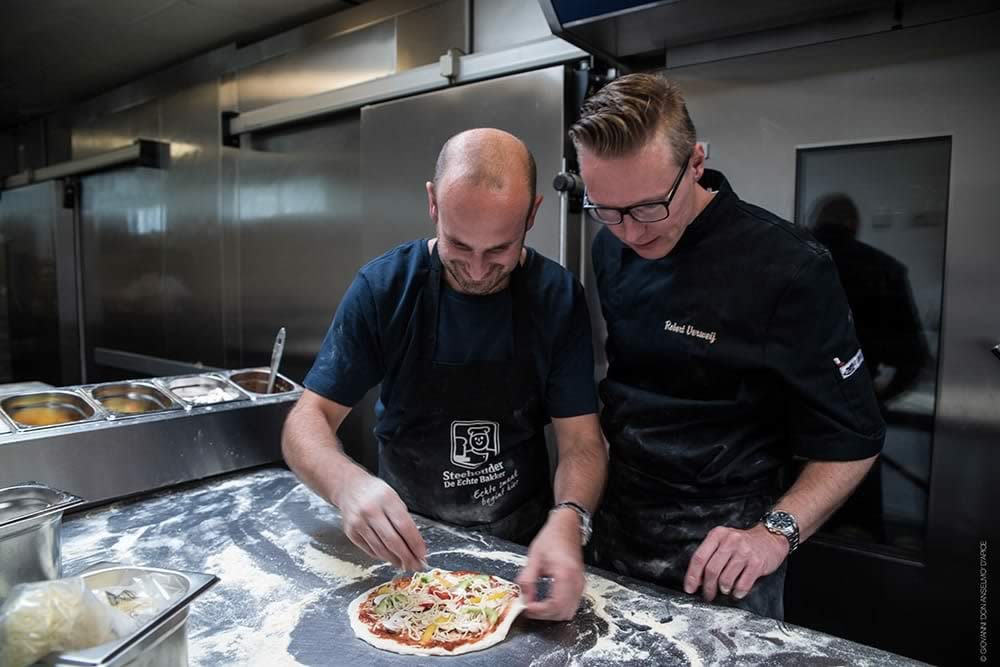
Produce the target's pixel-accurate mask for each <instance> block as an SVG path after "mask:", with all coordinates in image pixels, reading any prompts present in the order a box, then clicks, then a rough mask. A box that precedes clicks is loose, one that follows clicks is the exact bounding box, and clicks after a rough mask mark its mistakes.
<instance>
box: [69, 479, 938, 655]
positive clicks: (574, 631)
mask: <svg viewBox="0 0 1000 667" xmlns="http://www.w3.org/2000/svg"><path fill="white" fill-rule="evenodd" d="M418 524H419V525H420V527H421V530H422V532H423V535H424V537H425V539H426V541H427V544H428V549H429V561H430V564H431V565H432V566H436V567H442V568H447V569H458V568H463V569H473V570H481V571H484V572H490V573H493V574H497V575H499V576H502V577H506V578H508V579H513V578H514V577H515V576H516V574H517V572H518V570H519V569H520V566H521V564H522V563H523V562H524V553H525V549H524V548H523V547H521V546H518V545H514V544H511V543H509V542H505V541H503V540H498V539H494V538H491V537H486V536H482V535H479V534H477V533H471V532H468V531H462V530H456V529H453V528H450V527H447V526H442V525H440V524H436V523H433V522H428V521H424V520H419V519H418ZM340 526H341V524H340V515H339V513H338V512H337V510H336V508H334V507H331V506H330V505H328V504H327V503H325V502H324V501H323V500H322V499H320V498H319V497H317V496H316V495H314V494H313V493H311V492H310V491H309V490H308V489H306V488H305V487H304V486H302V485H301V484H299V482H298V480H297V479H296V478H295V476H294V475H292V474H291V473H290V472H288V471H287V470H284V469H280V468H267V469H261V470H256V471H250V472H242V473H236V474H233V475H229V476H226V477H221V478H215V479H212V480H207V481H205V482H201V483H197V484H193V485H189V486H186V487H182V488H179V489H175V490H171V491H168V492H165V493H160V494H157V495H152V496H148V497H144V498H140V499H138V500H134V501H130V502H123V503H117V504H114V505H110V506H107V507H103V508H99V509H96V510H92V511H90V512H87V513H84V514H81V515H76V516H70V517H68V518H67V520H66V522H65V524H64V527H63V559H64V571H65V572H66V573H68V574H73V573H76V572H78V571H80V570H82V569H84V568H85V567H86V566H87V565H88V564H91V563H95V562H98V561H109V560H110V561H117V562H121V563H126V564H135V565H144V566H156V567H166V568H175V569H183V570H192V571H198V572H207V573H210V574H215V575H218V576H219V577H220V579H221V582H220V583H219V584H218V585H217V586H215V588H213V589H212V590H210V591H209V592H208V593H206V594H205V595H204V596H203V597H201V598H199V599H198V600H197V601H195V603H194V605H193V606H192V609H191V616H190V619H189V625H188V634H189V638H190V639H189V641H190V661H191V664H192V665H204V666H205V667H208V666H212V667H216V666H219V665H261V666H265V665H266V666H267V667H280V666H283V665H397V664H407V665H415V664H426V663H427V662H437V661H443V662H448V663H458V662H460V663H461V664H470V665H489V666H490V667H495V666H496V665H497V664H502V665H504V666H505V667H507V666H510V667H513V666H514V665H537V666H539V667H541V666H555V665H625V664H630V665H718V664H739V665H765V664H766V665H797V666H798V665H851V666H856V665H879V666H883V665H912V664H919V663H915V662H913V661H910V660H907V659H904V658H900V657H898V656H895V655H892V654H889V653H885V652H883V651H878V650H876V649H872V648H869V647H866V646H862V645H860V644H855V643H853V642H848V641H846V640H843V639H838V638H835V637H831V636H829V635H825V634H822V633H818V632H814V631H811V630H807V629H805V628H801V627H797V626H793V625H789V624H786V623H780V622H777V621H774V620H772V619H767V618H762V617H758V616H754V615H751V614H749V613H746V612H742V611H738V610H733V609H727V608H721V607H716V606H711V605H707V604H703V603H701V602H700V601H698V600H697V599H696V598H692V597H689V596H686V595H683V594H678V593H673V592H670V591H666V590H663V589H659V588H655V587H650V586H645V585H643V584H640V583H638V582H636V581H634V580H629V579H626V578H622V577H617V576H614V575H610V574H608V573H606V572H603V571H601V570H597V569H589V570H588V576H587V589H586V592H585V597H584V601H583V604H582V606H581V609H580V611H579V613H578V614H577V616H576V618H575V619H574V620H573V621H571V622H567V623H545V622H540V621H531V620H528V619H526V618H520V619H518V620H517V622H516V623H515V624H514V627H513V628H512V630H511V633H510V635H509V636H508V639H507V640H506V641H505V642H503V643H502V644H499V645H498V646H496V647H493V648H491V649H489V650H486V651H482V652H479V653H471V654H468V655H465V656H461V657H456V658H440V659H433V660H432V659H426V658H413V657H408V656H398V655H395V654H391V653H386V652H383V651H379V650H377V649H375V648H373V647H371V646H369V645H368V644H365V643H364V642H362V641H360V640H358V639H356V638H355V637H354V635H353V632H352V631H351V629H350V625H349V624H348V621H347V616H346V609H347V605H348V603H349V602H350V601H351V600H352V599H353V598H354V597H355V596H357V595H358V594H359V593H361V592H362V591H364V590H366V589H368V588H369V587H371V586H373V585H375V584H376V583H379V582H381V581H384V580H387V579H389V578H391V577H392V576H393V575H394V574H395V573H394V572H393V570H392V568H391V567H390V566H387V565H384V564H380V563H377V562H374V561H372V560H371V559H369V558H368V557H367V556H366V555H365V554H363V553H362V552H361V551H359V550H358V549H357V548H355V547H354V546H353V545H352V544H351V543H350V542H349V541H348V540H347V538H346V537H345V536H344V534H343V532H342V531H341V528H340Z"/></svg>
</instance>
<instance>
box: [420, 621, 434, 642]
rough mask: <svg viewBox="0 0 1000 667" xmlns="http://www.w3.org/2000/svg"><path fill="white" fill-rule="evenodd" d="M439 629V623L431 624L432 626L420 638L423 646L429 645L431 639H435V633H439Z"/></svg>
mask: <svg viewBox="0 0 1000 667" xmlns="http://www.w3.org/2000/svg"><path fill="white" fill-rule="evenodd" d="M437 627H438V626H437V623H431V624H430V625H428V626H427V629H426V630H424V634H423V636H421V637H420V643H421V644H427V643H429V642H430V641H431V639H432V638H433V637H434V633H435V632H436V631H437Z"/></svg>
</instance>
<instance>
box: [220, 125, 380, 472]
mask: <svg viewBox="0 0 1000 667" xmlns="http://www.w3.org/2000/svg"><path fill="white" fill-rule="evenodd" d="M360 153H361V124H360V119H359V115H358V114H357V113H347V114H342V115H339V116H335V117H332V118H327V119H325V120H324V121H323V122H322V123H316V124H311V125H299V126H296V127H293V128H286V129H283V130H281V131H275V132H270V133H267V134H259V135H250V136H249V137H246V138H244V146H243V148H242V149H241V150H240V151H239V152H238V155H237V159H238V163H237V173H238V177H237V178H238V190H237V197H238V199H237V216H238V226H237V228H236V230H235V233H236V235H237V236H238V256H239V277H240V284H239V290H238V291H239V295H240V302H239V303H240V339H241V343H242V354H241V357H240V362H239V364H238V365H241V366H248V365H251V366H252V365H264V364H267V363H268V361H269V358H270V352H271V346H272V344H273V342H274V335H275V333H277V330H278V327H281V326H284V327H286V328H287V330H288V338H287V342H286V345H285V354H284V357H283V361H282V366H281V370H282V373H284V374H285V375H287V376H288V377H290V378H292V379H294V380H296V381H298V382H301V381H302V379H303V378H304V377H305V375H306V373H307V372H308V370H309V369H310V368H311V367H312V363H313V361H314V360H315V358H316V354H317V353H318V352H319V350H320V346H321V345H322V343H323V337H324V336H325V335H326V331H327V329H328V328H329V326H330V322H331V320H332V319H333V314H334V312H335V311H336V309H337V306H338V305H339V304H340V300H341V299H342V298H343V295H344V293H345V292H346V291H347V288H348V286H349V285H350V283H351V281H352V280H353V279H354V275H355V274H356V273H357V271H358V269H359V268H361V265H362V264H363V263H364V262H366V261H367V260H368V259H369V258H368V257H367V256H366V255H365V253H364V251H363V249H362V234H363V232H362V230H363V227H364V226H365V225H364V221H363V219H362V215H361V165H360ZM374 397H375V392H374V391H372V392H369V394H368V395H367V396H366V397H365V398H364V399H363V400H362V401H361V402H360V403H359V405H357V406H355V409H354V411H353V412H352V413H351V414H350V415H349V416H348V418H347V419H346V420H345V422H344V424H343V426H342V427H341V430H340V435H341V438H342V439H343V441H344V445H345V448H346V450H347V452H348V454H350V455H351V456H352V457H354V459H355V460H357V461H358V462H360V463H361V464H362V465H365V466H367V467H368V468H370V469H374V467H375V459H374V450H373V449H372V448H371V447H370V446H368V444H369V443H370V441H371V439H372V435H371V428H372V423H371V416H370V415H371V414H372V412H373V408H374Z"/></svg>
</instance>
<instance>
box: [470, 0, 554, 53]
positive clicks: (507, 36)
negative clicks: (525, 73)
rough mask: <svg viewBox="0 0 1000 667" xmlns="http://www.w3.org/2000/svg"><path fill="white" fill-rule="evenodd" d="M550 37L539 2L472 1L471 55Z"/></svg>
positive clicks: (550, 32)
mask: <svg viewBox="0 0 1000 667" xmlns="http://www.w3.org/2000/svg"><path fill="white" fill-rule="evenodd" d="M551 34H552V30H551V29H550V28H549V24H548V21H546V20H545V14H543V13H542V8H541V6H540V5H539V4H538V0H472V35H473V43H472V49H473V51H475V52H477V53H479V52H485V51H500V50H501V49H509V48H510V47H512V46H516V45H518V44H523V43H525V42H530V41H532V40H535V39H541V38H542V37H548V36H550V35H551Z"/></svg>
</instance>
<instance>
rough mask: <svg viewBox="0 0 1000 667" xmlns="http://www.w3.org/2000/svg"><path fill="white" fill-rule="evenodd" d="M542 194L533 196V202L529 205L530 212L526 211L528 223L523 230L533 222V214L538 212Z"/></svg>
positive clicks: (529, 227) (528, 227) (531, 225)
mask: <svg viewBox="0 0 1000 667" xmlns="http://www.w3.org/2000/svg"><path fill="white" fill-rule="evenodd" d="M542 199H544V197H543V196H542V195H536V196H535V203H534V204H532V205H531V212H530V213H528V224H527V225H526V226H525V228H524V229H525V231H527V230H529V229H531V228H532V227H533V226H534V224H535V215H537V214H538V207H539V206H541V205H542Z"/></svg>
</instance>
